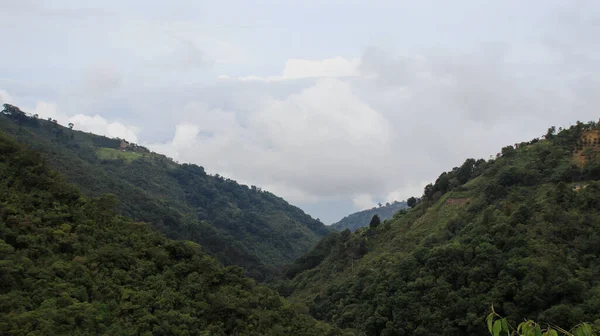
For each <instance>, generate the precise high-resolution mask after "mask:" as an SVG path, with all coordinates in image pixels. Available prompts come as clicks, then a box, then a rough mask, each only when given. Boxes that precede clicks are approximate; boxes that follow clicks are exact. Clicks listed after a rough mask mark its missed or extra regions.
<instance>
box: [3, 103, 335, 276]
mask: <svg viewBox="0 0 600 336" xmlns="http://www.w3.org/2000/svg"><path fill="white" fill-rule="evenodd" d="M0 132H3V133H7V134H11V135H13V136H14V137H15V138H17V139H18V141H19V142H22V143H26V144H28V145H30V146H31V147H33V148H36V149H37V150H39V151H40V152H41V153H42V155H43V156H44V157H45V158H46V159H47V160H48V161H49V162H50V163H51V164H52V166H53V167H54V168H55V169H56V170H58V171H59V172H61V173H63V174H64V175H65V176H66V177H67V180H68V181H69V182H72V183H75V184H76V185H77V186H78V187H79V188H80V189H81V191H83V192H84V193H85V194H86V195H88V196H91V197H97V196H99V195H102V194H104V193H113V194H115V195H116V196H117V197H118V198H119V199H120V200H121V207H120V209H121V213H122V214H124V215H127V216H129V217H131V218H133V219H134V220H137V221H143V222H149V223H152V225H153V226H154V227H155V228H157V229H159V230H160V231H162V232H164V233H166V234H167V236H168V237H170V238H174V239H186V240H192V241H194V242H197V243H199V244H200V245H202V247H203V248H204V249H206V251H207V252H209V253H211V254H212V255H214V256H215V257H217V259H219V260H220V261H221V262H223V263H224V264H226V265H239V266H242V267H243V268H244V269H245V270H246V272H247V274H249V275H251V276H253V277H255V278H257V279H265V278H266V277H269V276H270V275H271V274H273V271H274V270H275V269H276V268H277V267H279V266H281V265H283V264H285V263H288V262H290V261H292V260H294V259H296V258H297V257H299V256H301V255H302V254H303V253H305V252H306V251H308V250H309V249H310V248H311V247H313V246H314V245H315V244H316V243H317V242H318V240H319V239H320V238H321V237H323V236H324V235H326V234H327V233H328V232H329V231H330V229H328V228H327V227H326V226H325V225H324V224H322V223H320V222H319V221H316V220H314V219H312V218H311V217H310V216H308V215H307V214H305V213H304V212H303V211H302V210H300V209H299V208H297V207H294V206H292V205H290V204H288V203H287V202H286V201H285V200H283V199H281V198H279V197H277V196H275V195H273V194H271V193H269V192H265V191H262V190H260V189H259V188H256V187H248V186H244V185H240V184H238V183H236V182H235V181H233V180H230V179H227V178H224V177H221V176H219V175H215V176H211V175H208V174H206V173H205V172H204V169H203V168H202V167H199V166H196V165H189V164H177V163H175V162H173V161H172V160H171V159H169V158H167V157H165V156H163V155H159V154H156V153H151V152H150V151H148V150H147V149H145V148H143V147H140V146H135V145H134V144H128V146H127V147H126V148H124V149H121V140H119V139H110V138H107V137H103V136H98V135H94V134H90V133H84V132H80V131H75V130H71V129H69V128H66V127H62V126H61V125H59V124H57V123H54V122H52V121H46V120H38V119H36V118H34V117H30V116H27V115H26V114H25V113H23V112H22V111H20V110H19V109H18V108H16V107H12V106H8V108H7V109H5V111H4V113H0Z"/></svg>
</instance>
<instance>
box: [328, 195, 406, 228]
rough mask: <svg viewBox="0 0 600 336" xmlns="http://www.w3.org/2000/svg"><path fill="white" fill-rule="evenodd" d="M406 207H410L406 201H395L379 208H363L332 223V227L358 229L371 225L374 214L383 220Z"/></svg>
mask: <svg viewBox="0 0 600 336" xmlns="http://www.w3.org/2000/svg"><path fill="white" fill-rule="evenodd" d="M406 209H408V205H407V204H406V202H394V203H391V204H390V203H387V204H386V205H382V206H380V207H378V208H373V209H368V210H363V211H359V212H355V213H353V214H351V215H348V216H346V217H344V218H342V219H341V220H340V221H339V222H337V223H335V224H332V225H331V228H332V229H334V230H336V231H344V230H346V229H349V230H350V231H356V229H359V228H361V227H364V226H367V225H369V222H370V221H371V218H373V216H374V215H377V216H379V218H380V219H381V220H382V221H383V220H386V219H389V218H392V216H394V214H395V213H396V212H398V211H400V210H406Z"/></svg>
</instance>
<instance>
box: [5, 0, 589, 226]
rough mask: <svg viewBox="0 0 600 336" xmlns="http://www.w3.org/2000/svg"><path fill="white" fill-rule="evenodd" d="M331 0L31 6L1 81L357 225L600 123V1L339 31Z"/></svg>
mask: <svg viewBox="0 0 600 336" xmlns="http://www.w3.org/2000/svg"><path fill="white" fill-rule="evenodd" d="M318 5H319V6H317V2H315V3H314V4H313V3H310V2H302V3H298V4H295V5H285V6H283V5H281V6H279V5H274V6H268V7H269V10H263V9H261V8H259V7H260V6H258V7H257V6H252V5H249V4H246V3H244V2H238V3H236V4H235V7H236V8H238V9H240V10H239V11H234V12H232V11H230V10H229V7H231V4H221V3H219V2H213V3H210V4H204V3H202V4H200V3H195V2H194V3H192V2H177V3H176V4H170V5H169V6H166V7H165V6H164V5H161V4H160V3H156V4H155V3H144V4H143V5H140V3H139V2H138V3H136V2H132V3H129V2H127V3H126V2H120V3H111V2H110V1H109V2H108V3H107V2H98V3H97V4H95V3H92V4H90V5H88V4H87V3H86V5H85V6H83V7H82V6H79V7H81V8H78V6H73V4H67V3H61V2H60V1H57V2H52V4H50V2H48V4H45V3H44V4H38V3H36V2H34V1H28V2H23V4H21V2H19V4H18V5H10V6H9V7H7V10H5V11H2V12H0V18H2V20H0V28H5V30H6V31H10V32H11V34H7V35H6V36H5V38H6V41H5V42H6V43H5V44H6V45H17V46H19V48H18V49H19V52H18V53H15V52H13V53H4V54H2V55H1V56H0V57H1V58H2V62H0V74H1V76H0V77H2V78H1V79H0V86H1V87H2V88H3V89H5V90H7V91H9V92H10V93H11V95H12V96H13V98H12V100H14V103H15V104H20V105H23V106H25V107H26V106H36V103H39V102H55V104H50V103H41V104H40V105H39V106H38V107H37V108H39V109H40V110H43V111H45V112H43V113H46V114H53V113H55V115H56V116H55V118H56V119H57V120H59V121H60V122H61V123H67V122H69V121H70V120H71V118H75V117H76V116H78V117H77V118H79V119H76V120H75V124H76V128H80V129H86V130H90V131H92V130H93V131H94V132H98V133H102V134H112V135H115V136H120V137H125V138H129V139H130V140H133V141H135V138H137V139H138V141H141V142H142V143H145V144H150V145H151V146H152V147H151V148H153V149H155V150H157V151H160V152H165V153H166V154H167V155H169V156H172V157H174V158H176V159H177V160H179V161H182V162H193V163H197V164H199V165H203V166H204V167H205V168H206V169H207V170H208V171H210V172H213V173H219V174H221V175H225V176H228V177H231V178H234V179H237V180H239V181H242V182H247V183H250V184H254V185H257V186H260V187H263V188H264V189H268V190H272V191H274V192H276V193H277V194H278V195H281V196H284V197H285V198H287V199H288V200H290V201H292V202H294V203H300V205H302V206H305V205H307V204H309V203H310V204H316V202H319V204H320V205H319V206H322V207H325V206H324V205H323V204H328V205H332V204H336V206H333V205H332V206H331V207H336V209H335V211H338V212H339V217H340V218H341V217H342V216H343V215H344V214H345V213H347V212H350V211H351V210H353V209H351V207H352V204H356V206H357V207H359V208H363V207H368V206H371V205H372V204H374V202H379V201H381V202H385V201H392V200H396V199H397V200H402V199H405V198H407V197H409V196H413V195H414V196H419V195H420V194H421V192H422V187H423V185H424V184H425V183H427V182H431V181H433V180H435V178H436V177H437V176H438V175H439V173H440V172H442V171H444V170H448V169H451V168H452V167H453V166H457V165H460V164H461V163H462V162H463V161H464V159H466V158H467V157H475V158H479V157H484V158H487V157H489V155H494V154H496V152H497V151H498V150H499V148H501V147H502V146H505V145H507V144H511V143H515V142H518V141H523V140H529V139H531V138H533V137H537V136H540V135H541V134H542V133H544V130H545V129H546V128H547V127H548V126H550V125H556V126H567V125H568V124H569V123H574V122H575V121H576V120H577V119H580V120H589V119H594V120H596V119H597V111H598V106H600V95H598V92H600V81H599V80H598V79H597V78H595V77H594V74H596V73H598V72H599V71H600V58H599V56H598V55H600V53H599V51H600V50H599V49H600V47H598V44H597V43H595V40H596V38H595V37H596V36H597V35H598V34H597V33H598V32H599V27H600V26H598V24H597V23H598V22H599V21H598V17H600V13H599V9H600V6H598V3H597V2H595V1H578V2H577V3H576V4H564V3H561V2H559V1H554V2H552V1H550V2H543V3H542V2H539V3H535V4H528V6H529V7H527V6H525V7H526V9H528V10H523V8H524V7H523V6H516V5H515V3H513V2H510V1H508V2H497V3H494V4H490V5H489V6H488V5H486V6H480V5H479V4H476V3H475V2H472V1H456V2H452V4H451V5H450V4H448V5H447V6H444V7H443V10H441V11H437V12H436V11H434V12H432V11H431V4H430V3H428V2H424V3H423V2H415V3H414V4H413V3H411V4H402V5H398V4H391V3H385V4H383V3H381V4H379V5H377V6H373V5H372V4H370V3H369V4H366V3H365V4H359V3H354V4H352V5H348V6H345V7H344V15H341V16H336V17H335V20H334V21H332V20H331V18H332V16H331V13H332V12H336V13H337V11H339V8H337V7H336V4H333V3H330V4H323V3H322V2H319V4H318ZM94 6H95V7H94ZM173 6H175V10H174V9H173ZM323 6H325V8H326V9H327V10H323V8H324V7H323ZM563 7H564V8H563ZM101 9H104V10H103V11H102V10H101ZM290 9H291V10H290ZM100 12H102V15H95V13H100ZM79 13H81V14H82V15H81V18H79V16H77V15H75V14H79ZM86 13H87V14H86ZM123 13H125V14H123ZM127 13H135V15H128V14H127ZM290 13H292V14H293V16H292V15H291V14H290ZM298 13H301V14H304V15H300V16H299V15H297V14H298ZM365 13H368V14H369V15H367V16H365ZM465 13H467V14H468V15H465ZM300 17H311V18H312V21H311V25H306V24H305V22H303V21H301V19H297V18H300ZM369 17H371V18H377V19H376V20H373V19H369ZM365 20H366V21H365ZM359 21H360V22H363V23H364V24H361V25H357V24H356V22H359ZM32 22H34V23H35V24H31V23H32ZM507 22H510V24H507ZM481 26H486V30H485V31H483V30H480V29H476V27H481ZM273 27H277V28H278V29H273ZM300 27H301V28H302V29H300ZM524 32H526V33H524ZM368 46H372V47H368ZM39 55H44V57H42V58H40V57H39ZM324 55H329V56H324ZM357 55H358V57H357ZM331 56H334V57H331ZM274 65H275V66H274ZM32 73H35V74H36V76H35V78H33V79H32V77H31V74H32ZM219 74H223V75H220V76H219ZM82 79H83V81H82ZM17 83H20V84H17ZM25 84H27V85H25ZM80 88H84V89H85V90H87V91H83V93H82V92H81V91H80V90H79V89H80ZM90 92H92V94H90ZM0 99H2V100H6V99H7V98H6V97H4V96H2V92H0ZM58 112H61V114H58ZM43 113H40V114H43ZM82 113H83V114H82ZM142 130H143V132H142ZM355 199H358V200H359V201H358V202H353V200H355ZM341 204H343V205H341ZM314 208H317V207H316V206H315V207H314ZM319 211H320V210H319ZM333 212H334V211H332V213H333ZM317 215H318V216H320V217H321V218H323V219H324V220H325V221H334V220H337V219H339V218H325V217H324V215H322V214H321V213H317Z"/></svg>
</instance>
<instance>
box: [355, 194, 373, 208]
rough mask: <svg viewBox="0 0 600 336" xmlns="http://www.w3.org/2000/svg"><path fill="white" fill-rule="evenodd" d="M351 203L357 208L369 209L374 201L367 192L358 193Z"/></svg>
mask: <svg viewBox="0 0 600 336" xmlns="http://www.w3.org/2000/svg"><path fill="white" fill-rule="evenodd" d="M352 203H354V206H355V207H356V209H357V210H366V209H371V208H372V207H374V206H375V204H376V202H375V201H374V200H373V197H372V196H371V195H369V194H358V195H356V196H355V197H354V198H353V199H352Z"/></svg>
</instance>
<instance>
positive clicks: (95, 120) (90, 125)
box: [0, 90, 141, 142]
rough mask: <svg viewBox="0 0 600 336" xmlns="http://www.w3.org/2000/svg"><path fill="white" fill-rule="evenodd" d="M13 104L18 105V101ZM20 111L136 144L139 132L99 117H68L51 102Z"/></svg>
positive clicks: (38, 103)
mask: <svg viewBox="0 0 600 336" xmlns="http://www.w3.org/2000/svg"><path fill="white" fill-rule="evenodd" d="M0 97H10V96H9V95H8V93H6V91H2V90H0ZM15 104H18V101H17V102H15ZM22 110H23V111H25V112H29V113H31V114H37V115H39V117H40V118H41V119H47V118H51V119H56V121H57V122H58V123H59V124H61V125H68V124H69V123H73V124H74V125H75V129H77V130H81V131H84V132H91V133H95V134H99V135H105V136H107V137H110V138H121V139H127V140H128V141H130V142H138V137H137V134H138V133H139V132H140V130H141V129H140V128H139V127H135V126H131V125H125V124H123V123H121V122H118V121H109V120H107V119H105V118H104V117H102V116H99V115H93V116H89V115H84V114H75V115H68V114H65V113H64V112H61V111H60V109H59V108H58V106H57V105H56V104H55V103H51V102H44V101H40V102H37V103H36V104H35V107H33V108H28V107H27V106H23V107H22Z"/></svg>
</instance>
